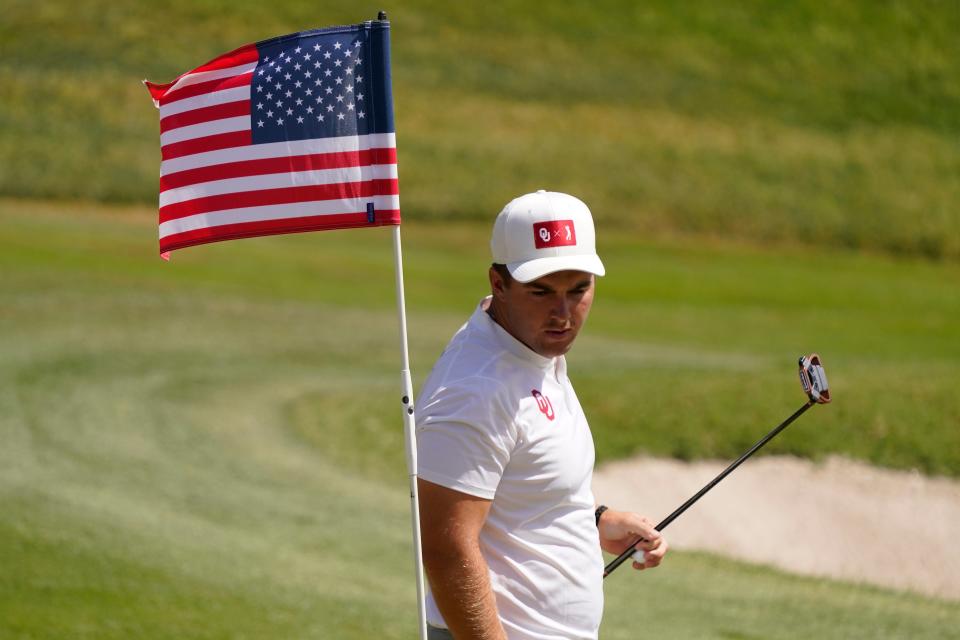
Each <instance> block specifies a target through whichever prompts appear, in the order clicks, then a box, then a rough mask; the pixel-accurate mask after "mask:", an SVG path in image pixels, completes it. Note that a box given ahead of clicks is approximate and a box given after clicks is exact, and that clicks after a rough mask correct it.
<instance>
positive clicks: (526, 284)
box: [523, 282, 553, 293]
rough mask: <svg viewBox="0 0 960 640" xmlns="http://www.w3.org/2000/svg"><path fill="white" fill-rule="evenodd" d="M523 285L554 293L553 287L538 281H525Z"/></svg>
mask: <svg viewBox="0 0 960 640" xmlns="http://www.w3.org/2000/svg"><path fill="white" fill-rule="evenodd" d="M523 286H524V287H526V288H527V289H536V290H537V291H546V292H547V293H552V292H553V289H551V288H550V287H548V286H547V285H545V284H538V283H536V282H524V283H523Z"/></svg>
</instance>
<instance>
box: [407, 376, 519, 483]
mask: <svg viewBox="0 0 960 640" xmlns="http://www.w3.org/2000/svg"><path fill="white" fill-rule="evenodd" d="M514 418H515V416H514V415H513V413H512V412H510V411H509V410H507V407H506V402H505V401H504V397H503V393H502V391H501V388H500V386H499V385H498V384H497V383H495V381H489V380H485V379H477V378H473V379H468V380H463V381H460V382H458V383H457V384H456V385H455V386H449V387H440V388H439V389H437V390H436V391H435V392H434V393H433V394H431V396H430V397H429V398H423V399H421V403H420V405H418V406H417V466H418V475H419V476H420V477H421V478H423V479H424V480H427V481H429V482H433V483H434V484H439V485H441V486H443V487H447V488H448V489H454V490H456V491H461V492H463V493H467V494H469V495H472V496H476V497H478V498H484V499H487V500H492V499H493V496H494V495H495V494H496V491H497V486H498V485H499V484H500V478H501V476H502V475H503V471H504V469H505V468H506V466H507V463H508V462H509V461H510V454H511V452H512V451H513V448H514V445H515V444H516V441H517V427H516V423H515V420H514Z"/></svg>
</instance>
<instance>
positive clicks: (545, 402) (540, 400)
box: [531, 389, 556, 420]
mask: <svg viewBox="0 0 960 640" xmlns="http://www.w3.org/2000/svg"><path fill="white" fill-rule="evenodd" d="M531 393H532V394H533V398H534V400H536V401H537V408H538V409H540V413H542V414H543V415H545V416H547V420H553V419H554V417H555V416H556V414H554V412H553V403H551V402H550V398H548V397H547V396H545V395H543V394H542V393H540V392H539V391H538V390H536V389H534V390H532V391H531Z"/></svg>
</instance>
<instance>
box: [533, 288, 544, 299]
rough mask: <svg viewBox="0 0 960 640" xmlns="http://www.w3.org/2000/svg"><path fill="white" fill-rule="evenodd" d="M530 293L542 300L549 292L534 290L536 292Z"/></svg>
mask: <svg viewBox="0 0 960 640" xmlns="http://www.w3.org/2000/svg"><path fill="white" fill-rule="evenodd" d="M530 293H532V294H533V295H534V296H536V297H537V298H542V297H544V296H545V295H547V292H546V291H537V290H534V291H531V292H530Z"/></svg>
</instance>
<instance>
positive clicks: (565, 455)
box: [417, 191, 667, 640]
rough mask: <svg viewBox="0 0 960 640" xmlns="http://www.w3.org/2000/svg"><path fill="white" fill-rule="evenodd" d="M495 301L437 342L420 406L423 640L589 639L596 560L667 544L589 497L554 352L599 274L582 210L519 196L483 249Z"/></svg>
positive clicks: (576, 423)
mask: <svg viewBox="0 0 960 640" xmlns="http://www.w3.org/2000/svg"><path fill="white" fill-rule="evenodd" d="M490 244H491V249H492V252H493V265H492V266H491V267H490V270H489V279H490V289H491V295H490V296H488V297H487V298H485V299H484V300H482V301H481V302H480V304H479V306H478V307H477V309H476V311H475V312H474V313H473V315H472V316H471V317H470V319H469V321H467V323H466V324H465V325H464V326H463V327H462V328H461V329H460V330H459V331H458V332H457V333H456V335H455V336H454V337H453V339H452V340H451V341H450V343H449V345H447V348H446V350H445V351H444V352H443V355H442V356H441V357H440V359H439V361H438V362H437V364H436V365H435V366H434V368H433V371H432V372H431V373H430V376H429V377H428V378H427V381H426V382H425V384H424V387H423V390H422V392H421V395H420V398H419V399H418V402H417V441H418V458H419V493H420V521H421V528H422V537H423V561H424V567H425V569H426V573H427V578H428V580H429V583H430V593H429V595H428V598H427V621H428V623H429V625H430V638H432V639H444V638H446V639H449V638H456V639H457V640H466V639H468V638H484V639H488V638H490V639H498V640H499V639H503V638H509V639H510V640H535V639H536V640H547V639H556V640H560V639H563V640H570V639H579V638H596V637H597V632H598V629H599V626H600V619H601V616H602V613H603V583H602V580H603V577H602V576H603V557H602V554H601V551H600V550H601V549H604V550H606V551H607V552H609V553H614V554H619V553H621V552H622V551H624V550H626V548H627V547H628V546H629V544H630V542H632V541H633V540H636V539H637V538H638V537H643V538H644V539H645V540H646V541H645V542H643V543H640V544H638V545H637V548H638V549H642V550H643V551H644V552H645V555H644V562H643V563H637V562H634V565H633V566H634V568H636V569H644V568H650V567H655V566H657V565H658V564H660V561H661V559H662V558H663V556H664V554H665V553H666V551H667V543H666V542H665V541H664V540H663V538H661V537H660V534H659V533H658V532H657V531H656V530H655V529H654V525H653V524H652V523H650V522H649V521H648V520H647V519H645V518H643V517H641V516H639V515H637V514H635V513H628V512H623V511H615V510H613V509H607V508H606V507H604V506H602V505H600V506H598V505H597V504H596V503H595V502H594V497H593V493H592V491H591V486H590V484H591V478H592V475H593V462H594V449H593V438H592V436H591V434H590V427H589V425H588V424H587V420H586V418H585V417H584V414H583V410H582V409H581V408H580V403H579V401H578V400H577V396H576V394H575V393H574V391H573V387H572V386H571V384H570V379H569V378H568V377H567V365H566V360H565V359H564V354H565V353H567V351H569V350H570V347H571V346H573V342H574V340H576V337H577V334H578V333H579V332H580V329H581V328H582V327H583V324H584V322H586V319H587V314H588V313H589V312H590V306H591V304H592V303H593V296H594V290H595V277H596V276H602V275H603V274H604V268H603V263H602V262H601V261H600V258H599V257H598V256H597V253H596V245H595V237H594V227H593V219H592V217H591V215H590V210H589V209H588V208H587V206H586V205H585V204H584V203H583V202H581V201H580V200H578V199H577V198H574V197H573V196H569V195H566V194H562V193H555V192H547V191H538V192H536V193H531V194H527V195H524V196H520V197H519V198H516V199H515V200H513V201H511V202H510V203H509V204H507V206H506V207H505V208H504V209H503V211H501V212H500V215H499V216H498V217H497V220H496V223H495V224H494V227H493V237H492V239H491V242H490Z"/></svg>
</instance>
